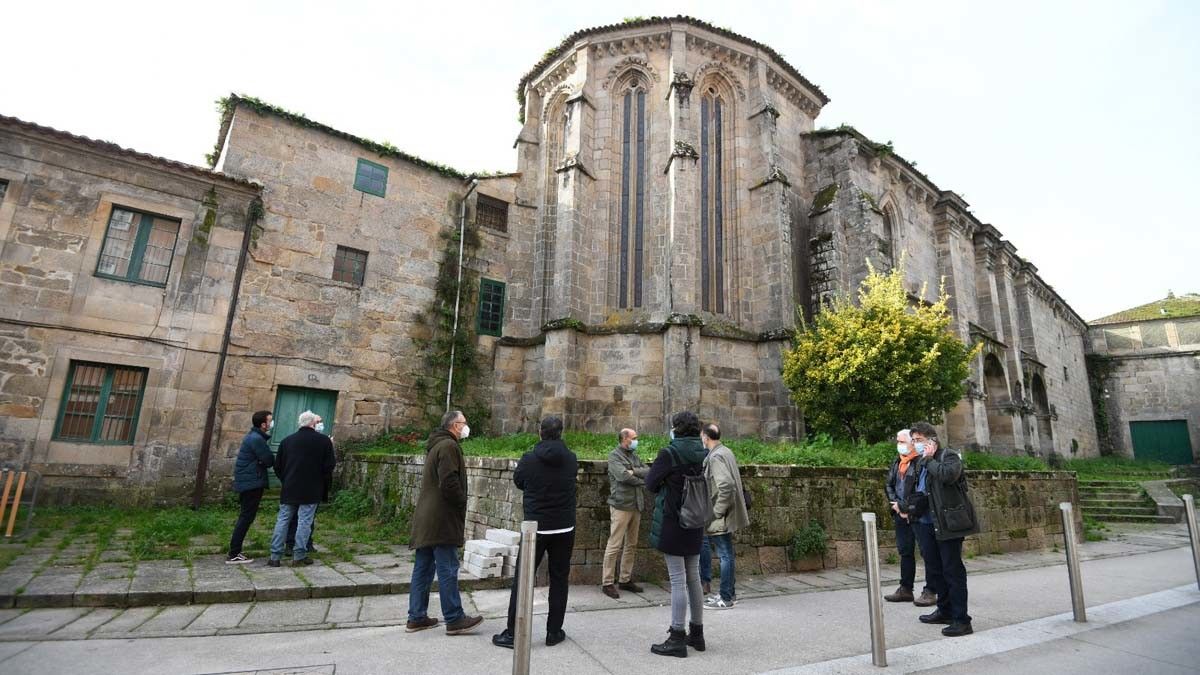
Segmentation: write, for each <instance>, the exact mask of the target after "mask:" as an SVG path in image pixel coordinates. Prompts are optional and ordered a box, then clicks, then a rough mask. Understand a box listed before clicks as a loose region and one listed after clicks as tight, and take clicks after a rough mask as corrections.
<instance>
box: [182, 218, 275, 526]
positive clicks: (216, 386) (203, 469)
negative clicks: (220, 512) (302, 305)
mask: <svg viewBox="0 0 1200 675" xmlns="http://www.w3.org/2000/svg"><path fill="white" fill-rule="evenodd" d="M262 212H263V205H262V198H260V197H258V196H255V197H254V199H253V201H251V202H250V206H249V209H248V213H247V214H246V231H245V232H244V233H243V234H242V249H241V252H240V253H239V254H238V263H237V271H236V272H234V275H233V294H232V295H231V296H230V300H229V313H228V315H227V316H226V317H225V334H224V335H222V336H221V351H220V352H219V354H218V355H217V373H216V375H214V376H213V393H212V401H211V402H210V403H209V405H208V415H207V416H206V417H205V419H204V438H203V439H202V440H201V441H200V465H199V466H197V467H196V486H195V488H194V489H193V490H192V508H193V509H198V508H200V502H201V501H202V500H203V499H204V479H205V477H206V475H207V474H208V458H209V454H210V453H209V448H210V446H211V445H212V439H213V428H214V427H215V426H216V422H217V403H218V402H219V401H220V399H221V376H222V375H223V374H224V373H225V356H226V355H227V354H228V353H229V336H230V333H232V332H233V317H234V315H235V314H236V312H237V301H238V295H239V294H240V293H241V289H242V273H243V272H245V270H246V258H247V257H248V256H249V255H250V236H251V234H252V233H253V232H254V226H255V225H257V224H258V220H259V218H261V217H262Z"/></svg>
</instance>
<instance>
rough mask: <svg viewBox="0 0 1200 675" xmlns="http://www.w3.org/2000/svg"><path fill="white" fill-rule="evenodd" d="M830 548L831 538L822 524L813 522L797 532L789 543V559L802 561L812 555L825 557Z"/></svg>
mask: <svg viewBox="0 0 1200 675" xmlns="http://www.w3.org/2000/svg"><path fill="white" fill-rule="evenodd" d="M828 547H829V537H828V536H827V535H826V534H825V528H824V527H822V526H821V523H819V522H817V521H815V520H813V521H810V522H809V523H808V525H807V526H806V527H802V528H800V529H799V530H796V533H795V534H793V535H792V540H791V541H790V542H788V549H787V553H788V559H789V560H800V559H802V558H807V557H808V556H810V555H824V554H825V551H826V549H827V548H828Z"/></svg>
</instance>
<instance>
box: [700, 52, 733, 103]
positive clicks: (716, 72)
mask: <svg viewBox="0 0 1200 675" xmlns="http://www.w3.org/2000/svg"><path fill="white" fill-rule="evenodd" d="M710 78H711V79H713V80H717V81H720V82H723V83H724V84H725V86H726V87H728V88H729V91H730V92H731V93H732V94H736V95H737V98H738V100H739V101H745V100H746V87H745V86H743V85H742V81H741V80H739V79H738V76H737V75H736V74H735V73H734V72H733V70H731V69H730V68H729V66H727V65H725V64H724V63H721V62H720V61H709V62H708V63H705V64H704V65H702V66H700V67H699V68H697V69H696V74H695V75H694V76H692V82H695V83H696V90H697V91H701V92H702V91H704V87H705V86H707V85H708V82H706V80H708V79H710Z"/></svg>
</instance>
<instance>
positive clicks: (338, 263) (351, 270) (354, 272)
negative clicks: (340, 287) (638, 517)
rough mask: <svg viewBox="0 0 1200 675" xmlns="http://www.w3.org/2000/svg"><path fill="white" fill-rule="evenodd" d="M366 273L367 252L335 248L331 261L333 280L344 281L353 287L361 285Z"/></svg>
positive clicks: (341, 247) (342, 247)
mask: <svg viewBox="0 0 1200 675" xmlns="http://www.w3.org/2000/svg"><path fill="white" fill-rule="evenodd" d="M366 273H367V252H366V251H360V250H358V249H355V248H346V247H345V246H339V247H337V255H336V256H334V259H333V280H334V281H344V282H346V283H348V284H354V285H355V286H362V285H363V277H364V276H366Z"/></svg>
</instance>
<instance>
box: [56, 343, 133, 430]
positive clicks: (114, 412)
mask: <svg viewBox="0 0 1200 675" xmlns="http://www.w3.org/2000/svg"><path fill="white" fill-rule="evenodd" d="M146 373H147V371H146V369H145V368H129V367H125V366H115V365H107V364H102V363H86V362H82V361H72V362H71V368H70V370H69V371H68V372H67V383H66V387H65V388H64V390H63V397H62V403H61V404H60V406H59V411H58V420H57V421H56V423H55V428H54V439H55V440H63V441H75V442H81V443H97V444H106V445H129V444H131V443H133V440H134V435H135V433H136V431H137V423H138V417H139V415H140V413H141V408H142V397H143V395H144V394H145V391H146Z"/></svg>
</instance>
